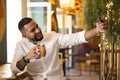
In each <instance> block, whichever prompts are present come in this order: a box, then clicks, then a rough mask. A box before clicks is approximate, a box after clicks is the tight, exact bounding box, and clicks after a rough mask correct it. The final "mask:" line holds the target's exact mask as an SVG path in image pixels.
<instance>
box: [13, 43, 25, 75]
mask: <svg viewBox="0 0 120 80" xmlns="http://www.w3.org/2000/svg"><path fill="white" fill-rule="evenodd" d="M21 49H22V48H21V47H20V45H19V44H17V45H16V49H15V54H14V58H13V60H12V63H11V70H12V73H14V74H17V73H20V72H21V71H20V70H19V69H18V68H17V67H16V63H17V62H18V61H19V60H21V59H22V58H23V56H24V55H23V54H22V53H23V52H22V50H21Z"/></svg>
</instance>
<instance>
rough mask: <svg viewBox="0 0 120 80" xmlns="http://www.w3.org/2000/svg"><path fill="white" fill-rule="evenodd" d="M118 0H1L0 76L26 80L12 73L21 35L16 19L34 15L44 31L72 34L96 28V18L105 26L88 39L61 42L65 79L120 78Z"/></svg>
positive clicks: (61, 59)
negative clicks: (85, 40) (65, 45)
mask: <svg viewBox="0 0 120 80" xmlns="http://www.w3.org/2000/svg"><path fill="white" fill-rule="evenodd" d="M119 3H120V0H0V11H1V12H0V80H29V79H28V78H27V77H28V75H29V74H28V73H27V72H21V73H19V74H17V75H14V74H13V73H12V71H11V69H10V65H11V62H12V59H13V56H14V53H15V52H14V49H15V46H16V42H17V41H18V40H20V39H21V33H20V32H19V30H18V28H17V27H16V26H17V25H18V21H19V20H20V19H21V18H23V17H31V18H33V19H34V20H35V21H36V22H37V23H38V25H40V28H41V30H42V32H43V33H46V32H47V33H49V32H51V31H55V32H56V33H61V34H72V33H76V32H80V31H83V30H85V31H87V30H90V29H92V28H95V25H96V22H97V21H99V19H100V18H101V19H104V20H106V21H107V23H108V30H107V31H106V32H105V33H103V34H101V35H97V36H94V37H93V38H91V39H90V40H89V41H88V43H82V44H78V45H74V46H67V47H64V46H62V47H61V48H60V49H59V51H58V54H59V58H60V63H61V65H62V67H63V71H64V76H65V77H66V80H120V60H119V58H120V54H119V53H120V4H119Z"/></svg>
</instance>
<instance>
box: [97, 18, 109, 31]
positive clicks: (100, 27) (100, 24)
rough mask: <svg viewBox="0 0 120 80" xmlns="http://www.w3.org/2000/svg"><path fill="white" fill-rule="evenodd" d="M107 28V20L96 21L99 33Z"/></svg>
mask: <svg viewBox="0 0 120 80" xmlns="http://www.w3.org/2000/svg"><path fill="white" fill-rule="evenodd" d="M107 29H108V25H107V22H105V21H103V20H102V22H101V21H100V22H97V23H96V31H97V33H104V32H105V31H106V30H107Z"/></svg>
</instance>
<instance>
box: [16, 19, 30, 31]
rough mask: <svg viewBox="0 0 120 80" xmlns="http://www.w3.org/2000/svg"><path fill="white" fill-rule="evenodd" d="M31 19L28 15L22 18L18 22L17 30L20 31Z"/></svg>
mask: <svg viewBox="0 0 120 80" xmlns="http://www.w3.org/2000/svg"><path fill="white" fill-rule="evenodd" d="M31 21H32V18H29V17H25V18H22V19H21V20H20V21H19V24H18V28H19V30H20V31H22V30H23V29H24V26H25V25H26V24H28V23H29V22H31Z"/></svg>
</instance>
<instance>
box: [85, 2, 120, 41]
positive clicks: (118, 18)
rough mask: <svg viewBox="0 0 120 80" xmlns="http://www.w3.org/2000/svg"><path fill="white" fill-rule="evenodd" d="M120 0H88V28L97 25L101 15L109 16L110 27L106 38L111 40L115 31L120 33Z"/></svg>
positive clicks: (86, 8)
mask: <svg viewBox="0 0 120 80" xmlns="http://www.w3.org/2000/svg"><path fill="white" fill-rule="evenodd" d="M119 3H120V0H86V4H85V7H84V17H85V26H86V29H87V30H89V29H92V28H94V27H95V23H96V21H97V20H98V18H99V16H101V17H102V18H107V21H108V25H109V29H108V31H107V33H106V34H105V35H106V38H107V39H108V40H109V41H111V40H112V39H113V37H114V32H115V33H117V34H118V35H120V4H119Z"/></svg>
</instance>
